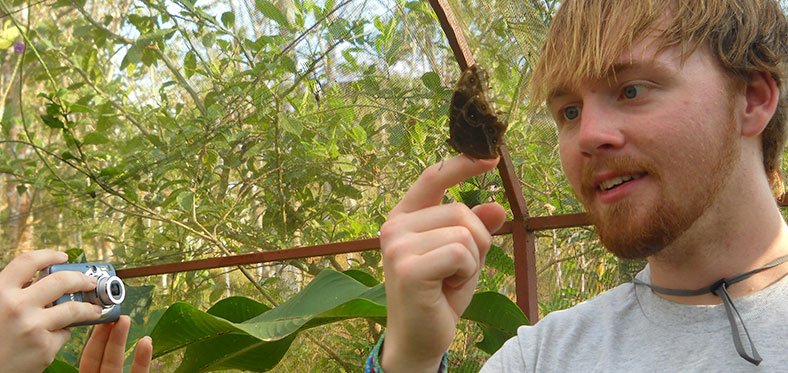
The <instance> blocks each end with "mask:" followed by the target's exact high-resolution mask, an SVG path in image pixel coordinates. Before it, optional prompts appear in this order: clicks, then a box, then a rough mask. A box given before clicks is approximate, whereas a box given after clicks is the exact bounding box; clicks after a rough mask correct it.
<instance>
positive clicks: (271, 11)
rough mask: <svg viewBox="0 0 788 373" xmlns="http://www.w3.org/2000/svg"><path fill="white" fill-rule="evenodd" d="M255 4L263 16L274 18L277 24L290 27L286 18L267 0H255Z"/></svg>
mask: <svg viewBox="0 0 788 373" xmlns="http://www.w3.org/2000/svg"><path fill="white" fill-rule="evenodd" d="M255 4H257V9H260V12H262V13H263V15H264V16H266V17H268V18H270V19H272V20H274V21H275V22H276V23H278V24H279V26H282V27H284V28H290V25H289V22H287V18H286V17H285V15H284V14H283V13H282V11H281V10H279V8H277V7H276V5H274V4H272V3H271V2H270V1H268V0H255Z"/></svg>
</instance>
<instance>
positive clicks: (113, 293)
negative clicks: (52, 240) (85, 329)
mask: <svg viewBox="0 0 788 373" xmlns="http://www.w3.org/2000/svg"><path fill="white" fill-rule="evenodd" d="M62 271H76V272H82V273H84V274H85V275H88V276H91V277H95V278H96V289H95V290H92V291H85V292H78V293H69V294H64V295H63V296H61V297H60V298H58V299H57V300H56V301H54V302H53V303H52V306H56V305H58V304H61V303H65V302H87V303H93V304H95V305H97V306H100V307H102V311H101V318H99V319H98V320H92V321H85V322H81V323H75V324H72V325H71V326H79V325H93V324H105V323H110V322H115V321H117V320H118V318H120V304H121V303H123V300H124V299H126V287H125V286H124V285H123V281H121V280H120V278H119V277H118V276H116V275H115V267H113V266H112V264H109V263H66V264H56V265H52V266H49V267H48V268H46V269H44V271H43V275H44V276H46V275H50V274H53V273H55V272H62Z"/></svg>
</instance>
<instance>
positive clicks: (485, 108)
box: [446, 65, 508, 159]
mask: <svg viewBox="0 0 788 373" xmlns="http://www.w3.org/2000/svg"><path fill="white" fill-rule="evenodd" d="M507 127H508V125H507V124H506V123H504V122H502V121H500V120H499V119H498V115H497V113H496V111H495V107H494V106H493V104H492V102H490V99H489V85H488V82H487V72H486V71H484V69H482V68H481V67H479V65H473V66H471V67H469V68H468V69H466V70H465V71H463V72H462V75H461V76H460V80H459V81H458V82H457V86H456V87H455V88H454V93H452V95H451V105H450V108H449V139H448V140H446V142H447V143H449V145H450V146H451V147H452V148H453V149H454V150H456V151H458V152H460V153H463V154H466V155H468V156H470V157H473V158H478V159H488V158H495V157H497V156H498V147H499V146H501V145H502V144H503V134H504V132H506V128H507Z"/></svg>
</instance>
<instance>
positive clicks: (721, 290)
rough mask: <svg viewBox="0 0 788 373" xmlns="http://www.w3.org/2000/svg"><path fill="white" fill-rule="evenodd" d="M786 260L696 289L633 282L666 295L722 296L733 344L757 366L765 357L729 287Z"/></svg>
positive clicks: (787, 256)
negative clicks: (759, 351) (750, 352)
mask: <svg viewBox="0 0 788 373" xmlns="http://www.w3.org/2000/svg"><path fill="white" fill-rule="evenodd" d="M785 262H788V255H785V256H781V257H779V258H777V259H775V260H773V261H771V262H769V263H767V264H766V265H765V266H763V267H760V268H756V269H753V270H752V271H749V272H745V273H742V274H740V275H736V276H733V277H726V278H722V279H720V280H718V281H716V282H714V283H713V284H711V285H709V286H706V287H704V288H700V289H695V290H685V289H670V288H663V287H659V286H654V285H651V284H649V283H647V282H643V281H640V280H638V279H634V280H632V282H633V283H634V284H635V285H643V286H647V287H649V288H651V290H652V291H654V292H655V293H660V294H665V295H674V296H679V297H691V296H695V295H703V294H706V293H711V294H714V295H716V296H718V297H720V298H722V304H724V305H725V312H726V313H727V315H728V321H729V322H730V324H731V333H732V334H733V345H734V346H736V352H738V353H739V356H741V357H742V358H743V359H744V360H747V361H749V362H750V363H752V364H754V365H756V366H757V365H758V364H760V363H761V361H763V359H762V358H761V355H759V354H758V350H757V349H755V344H754V343H753V342H752V338H751V337H750V332H748V331H747V327H746V326H744V320H742V318H741V315H740V314H739V310H737V309H736V306H735V305H734V304H733V300H731V296H730V294H728V287H729V286H730V285H733V284H735V283H737V282H740V281H744V280H746V279H748V278H750V276H752V275H754V274H756V273H759V272H763V271H765V270H767V269H771V268H774V267H777V266H778V265H780V264H783V263H785ZM734 314H735V316H736V317H735V318H734ZM736 319H738V320H739V322H738V323H737V322H736ZM738 324H741V327H742V329H744V334H745V335H746V336H747V342H748V343H749V345H750V351H752V354H749V353H747V351H745V349H744V346H743V345H742V342H741V333H740V332H739V326H738Z"/></svg>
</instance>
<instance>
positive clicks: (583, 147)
mask: <svg viewBox="0 0 788 373" xmlns="http://www.w3.org/2000/svg"><path fill="white" fill-rule="evenodd" d="M620 120H621V118H619V117H618V116H617V115H616V114H615V113H614V112H612V111H610V110H607V109H605V108H604V107H603V106H601V105H594V104H588V103H586V104H585V105H584V106H583V112H582V114H581V116H580V133H579V134H578V146H579V148H580V151H581V152H582V153H583V155H585V156H588V157H590V156H592V155H598V154H600V153H603V152H609V151H612V150H616V149H620V148H621V147H623V146H624V143H625V138H624V134H623V133H622V132H621V125H620Z"/></svg>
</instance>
